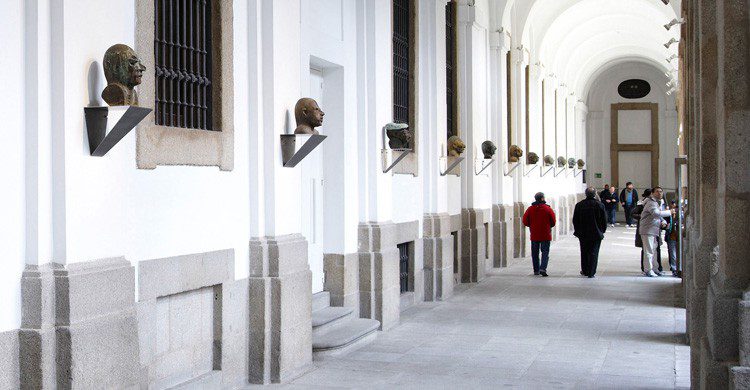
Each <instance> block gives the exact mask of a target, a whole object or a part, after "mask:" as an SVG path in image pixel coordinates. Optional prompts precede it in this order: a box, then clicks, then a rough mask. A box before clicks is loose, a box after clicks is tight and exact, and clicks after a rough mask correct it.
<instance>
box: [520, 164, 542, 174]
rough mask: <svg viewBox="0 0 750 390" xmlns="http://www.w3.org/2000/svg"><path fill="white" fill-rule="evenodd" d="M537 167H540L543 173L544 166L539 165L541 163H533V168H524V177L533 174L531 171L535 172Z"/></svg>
mask: <svg viewBox="0 0 750 390" xmlns="http://www.w3.org/2000/svg"><path fill="white" fill-rule="evenodd" d="M537 168H539V172H540V174H541V171H542V170H541V168H542V167H541V166H540V165H539V163H536V164H533V165H531V169H529V170H528V171H527V170H526V169H524V170H523V177H528V176H529V175H530V174H531V172H534V171H535V170H536V169H537Z"/></svg>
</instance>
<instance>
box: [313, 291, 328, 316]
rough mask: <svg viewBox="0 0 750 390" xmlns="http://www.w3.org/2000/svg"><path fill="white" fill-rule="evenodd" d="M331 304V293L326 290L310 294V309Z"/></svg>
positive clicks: (316, 309) (314, 309)
mask: <svg viewBox="0 0 750 390" xmlns="http://www.w3.org/2000/svg"><path fill="white" fill-rule="evenodd" d="M328 306H331V293H329V292H328V291H321V292H319V293H315V294H313V296H312V311H313V312H315V311H318V310H320V309H323V308H326V307H328Z"/></svg>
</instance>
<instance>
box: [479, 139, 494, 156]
mask: <svg viewBox="0 0 750 390" xmlns="http://www.w3.org/2000/svg"><path fill="white" fill-rule="evenodd" d="M495 152H497V146H495V143H494V142H492V141H484V142H482V154H484V159H485V160H489V159H491V158H492V157H493V156H495Z"/></svg>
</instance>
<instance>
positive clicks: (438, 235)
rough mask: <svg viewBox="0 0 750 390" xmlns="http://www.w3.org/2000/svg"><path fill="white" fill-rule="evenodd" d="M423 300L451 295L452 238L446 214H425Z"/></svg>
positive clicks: (441, 298) (437, 299)
mask: <svg viewBox="0 0 750 390" xmlns="http://www.w3.org/2000/svg"><path fill="white" fill-rule="evenodd" d="M422 229H423V237H424V238H423V240H422V243H423V248H424V249H423V250H424V252H423V255H424V300H425V301H439V300H443V299H446V298H449V297H450V296H451V295H453V236H452V235H451V218H450V215H448V214H447V213H442V214H425V215H424V222H423V228H422Z"/></svg>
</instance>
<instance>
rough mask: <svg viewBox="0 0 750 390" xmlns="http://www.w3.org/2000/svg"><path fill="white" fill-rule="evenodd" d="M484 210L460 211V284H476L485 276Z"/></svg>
mask: <svg viewBox="0 0 750 390" xmlns="http://www.w3.org/2000/svg"><path fill="white" fill-rule="evenodd" d="M484 213H485V210H480V209H463V210H461V231H460V232H459V234H460V235H461V247H460V248H459V250H460V252H461V258H460V261H461V275H460V276H461V283H476V282H479V281H481V280H482V279H484V276H485V261H484V259H485V243H484V240H485V238H484V221H485V217H484Z"/></svg>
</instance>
